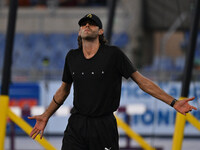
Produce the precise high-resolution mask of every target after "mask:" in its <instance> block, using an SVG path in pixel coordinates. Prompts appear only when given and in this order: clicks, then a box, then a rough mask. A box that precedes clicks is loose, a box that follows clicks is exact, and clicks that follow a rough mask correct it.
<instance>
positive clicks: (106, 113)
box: [29, 14, 196, 150]
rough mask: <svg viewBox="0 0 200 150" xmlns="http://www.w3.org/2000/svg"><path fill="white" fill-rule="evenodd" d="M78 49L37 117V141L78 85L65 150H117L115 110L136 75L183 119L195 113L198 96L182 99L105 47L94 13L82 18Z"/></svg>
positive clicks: (142, 85)
mask: <svg viewBox="0 0 200 150" xmlns="http://www.w3.org/2000/svg"><path fill="white" fill-rule="evenodd" d="M78 24H79V25H80V30H79V37H78V43H79V48H78V49H75V50H71V51H69V53H68V54H67V56H66V60H65V67H64V72H63V78H62V81H63V82H62V85H61V86H60V88H59V89H58V90H57V92H56V93H55V95H54V97H53V100H52V102H51V103H50V105H49V107H48V108H47V109H46V111H45V112H44V113H43V114H42V115H39V116H34V117H29V119H36V124H35V126H34V128H33V130H32V132H31V133H30V136H31V137H32V138H33V139H34V138H35V137H36V136H37V135H38V134H39V133H41V135H40V138H42V136H43V132H44V128H45V126H46V124H47V122H48V120H49V118H50V117H51V116H52V114H53V113H54V112H55V111H56V110H57V109H58V108H59V106H60V105H62V103H63V102H64V101H65V99H66V98H67V96H68V95H69V93H70V88H71V84H72V83H73V85H74V101H73V105H74V106H73V108H72V110H71V116H70V118H69V121H68V125H67V128H66V130H65V132H64V138H63V145H62V150H105V149H111V150H118V149H119V145H118V131H117V123H116V120H115V117H114V115H113V112H114V111H116V110H117V108H118V107H119V102H120V94H121V83H122V76H123V77H125V78H127V79H128V78H129V77H131V78H132V80H133V81H135V82H136V83H137V84H138V86H139V87H140V88H141V89H142V90H143V91H145V92H147V93H149V94H150V95H152V96H153V97H155V98H157V99H160V100H162V101H163V102H165V103H166V104H168V105H171V106H172V107H174V109H175V110H176V111H178V112H180V113H182V114H183V115H185V114H186V113H187V112H189V111H191V110H192V109H195V110H196V108H195V107H193V106H191V105H189V104H188V101H191V100H193V99H194V97H193V98H186V99H184V100H181V101H177V100H176V99H174V98H173V97H172V96H170V95H168V94H167V93H165V92H164V91H163V90H162V89H160V88H159V87H158V86H157V85H156V84H154V83H153V82H152V81H150V80H149V79H147V78H145V77H144V76H142V75H141V74H140V73H139V72H138V71H137V70H136V68H135V67H134V66H133V65H132V64H131V62H130V61H129V60H128V58H127V57H126V56H125V55H124V54H123V53H122V51H120V50H119V48H117V47H115V46H108V45H106V40H105V39H104V35H103V33H104V30H103V29H102V23H101V20H100V19H99V18H98V17H97V16H96V15H94V14H88V15H86V16H84V17H83V18H81V19H80V21H79V23H78Z"/></svg>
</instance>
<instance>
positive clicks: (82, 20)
mask: <svg viewBox="0 0 200 150" xmlns="http://www.w3.org/2000/svg"><path fill="white" fill-rule="evenodd" d="M86 20H92V21H94V22H95V23H96V21H95V20H94V19H92V18H88V17H87V18H86V17H85V18H82V19H81V20H79V22H78V24H79V26H81V23H82V22H84V21H86ZM96 25H97V26H98V24H97V23H96Z"/></svg>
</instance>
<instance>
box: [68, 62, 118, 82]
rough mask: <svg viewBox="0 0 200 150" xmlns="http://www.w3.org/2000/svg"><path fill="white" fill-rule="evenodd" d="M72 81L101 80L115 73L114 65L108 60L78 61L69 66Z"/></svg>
mask: <svg viewBox="0 0 200 150" xmlns="http://www.w3.org/2000/svg"><path fill="white" fill-rule="evenodd" d="M70 72H71V75H72V78H73V80H74V81H80V80H103V79H105V78H107V77H110V76H112V74H113V73H114V72H115V63H114V62H113V61H112V60H110V59H106V58H105V59H101V60H80V61H76V62H74V63H71V65H70Z"/></svg>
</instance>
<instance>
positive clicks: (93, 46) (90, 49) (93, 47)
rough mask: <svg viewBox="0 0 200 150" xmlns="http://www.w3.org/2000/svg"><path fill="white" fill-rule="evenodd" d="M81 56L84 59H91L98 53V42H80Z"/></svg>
mask: <svg viewBox="0 0 200 150" xmlns="http://www.w3.org/2000/svg"><path fill="white" fill-rule="evenodd" d="M82 43H83V45H82V46H83V54H84V56H85V58H86V59H90V58H92V57H93V56H94V55H95V54H96V53H97V51H98V49H99V46H100V43H99V40H94V41H88V40H82Z"/></svg>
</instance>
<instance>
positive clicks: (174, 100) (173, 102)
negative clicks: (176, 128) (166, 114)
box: [170, 99, 178, 107]
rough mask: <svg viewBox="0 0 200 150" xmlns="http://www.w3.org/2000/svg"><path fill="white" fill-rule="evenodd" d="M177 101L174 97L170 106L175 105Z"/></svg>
mask: <svg viewBox="0 0 200 150" xmlns="http://www.w3.org/2000/svg"><path fill="white" fill-rule="evenodd" d="M176 101H178V100H177V99H173V101H172V102H171V104H170V106H172V107H173V106H174V104H175V103H176Z"/></svg>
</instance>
